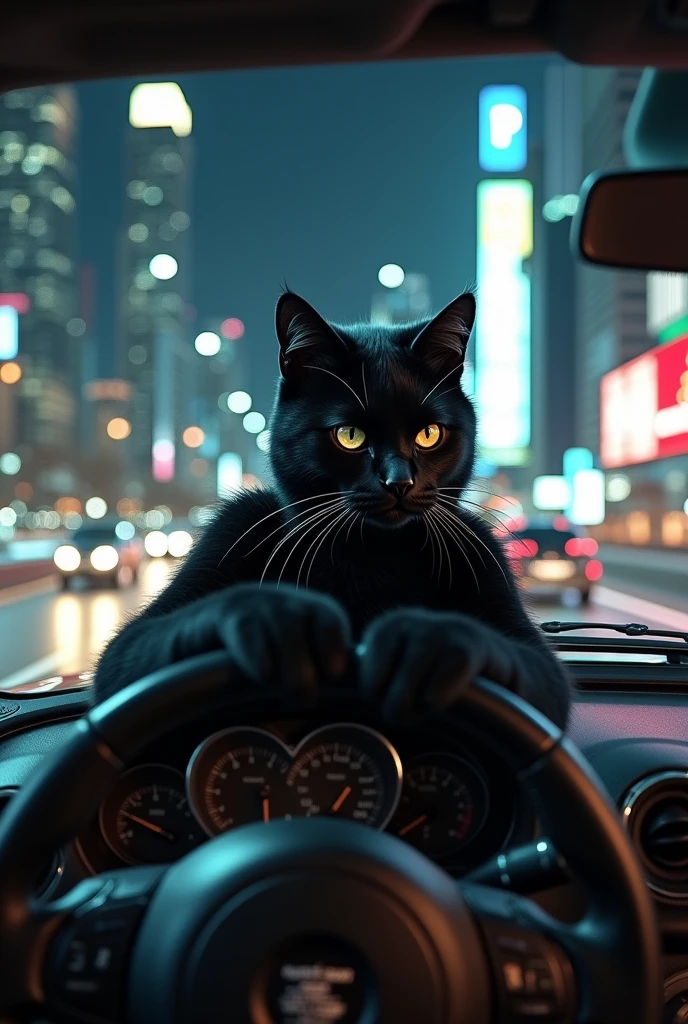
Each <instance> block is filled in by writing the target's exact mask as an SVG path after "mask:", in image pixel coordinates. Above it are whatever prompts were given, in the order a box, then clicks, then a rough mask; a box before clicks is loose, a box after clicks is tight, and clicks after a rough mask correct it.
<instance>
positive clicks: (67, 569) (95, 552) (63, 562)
mask: <svg viewBox="0 0 688 1024" xmlns="http://www.w3.org/2000/svg"><path fill="white" fill-rule="evenodd" d="M117 530H118V521H117V520H112V521H110V520H108V521H105V520H102V519H101V520H99V521H98V522H97V523H88V524H86V525H84V526H82V527H81V528H80V529H78V530H77V531H76V533H75V534H74V536H73V537H71V538H70V539H69V541H68V542H67V543H65V544H60V546H59V547H58V548H56V550H55V554H54V555H53V561H54V563H55V568H56V570H57V572H58V575H59V577H60V580H61V583H62V589H63V590H67V589H69V587H70V585H71V581H72V580H73V579H74V578H76V577H77V576H80V577H86V578H88V579H90V580H93V581H97V582H100V583H101V584H103V585H105V586H111V587H119V586H120V584H122V583H134V582H135V581H136V579H137V577H138V571H139V566H140V564H141V556H142V544H141V541H140V540H139V539H138V538H137V537H135V536H134V537H121V536H120V535H119V534H118V532H117Z"/></svg>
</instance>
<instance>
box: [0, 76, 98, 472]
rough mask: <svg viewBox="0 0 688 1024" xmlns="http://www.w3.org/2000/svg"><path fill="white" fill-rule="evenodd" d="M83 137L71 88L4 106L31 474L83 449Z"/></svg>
mask: <svg viewBox="0 0 688 1024" xmlns="http://www.w3.org/2000/svg"><path fill="white" fill-rule="evenodd" d="M75 131H76V101H75V94H74V91H73V90H72V89H70V88H68V87H65V86H50V87H45V88H43V87H41V88H31V89H20V90H16V91H14V92H10V93H6V94H5V95H4V96H3V97H2V100H1V101H0V293H1V294H2V295H3V296H5V297H6V298H5V299H4V300H2V299H0V305H2V304H3V301H4V302H9V303H10V304H11V306H12V308H16V309H17V310H18V312H19V351H18V356H17V360H18V363H19V366H20V367H21V371H22V377H21V379H20V380H18V381H17V383H16V384H14V385H11V387H12V388H13V392H12V398H11V402H12V404H13V407H14V411H13V415H12V417H11V423H6V424H5V425H4V427H3V430H4V431H5V432H7V433H9V432H10V431H11V433H12V434H13V435H14V436H13V437H12V438H10V439H9V441H10V443H11V444H13V445H14V446H15V447H16V446H17V445H19V446H20V447H21V448H22V459H23V462H24V464H25V466H26V468H27V470H28V471H29V473H30V474H31V475H35V473H36V472H37V471H39V470H40V469H41V468H45V467H49V466H51V465H54V464H55V453H56V451H58V450H59V451H60V452H61V453H63V454H64V456H65V458H68V457H69V456H70V455H71V452H72V450H73V446H74V442H75V432H76V420H77V403H78V388H79V377H80V374H79V348H80V341H79V338H80V335H81V334H82V324H81V321H80V320H78V318H77V308H78V306H77V267H76V225H75V221H76V200H75V185H76V181H75V179H76V167H75V164H74V163H73V152H72V151H73V146H74V136H75ZM3 356H4V358H7V356H8V353H3V354H1V355H0V358H3ZM2 440H3V439H2V438H0V445H2ZM48 489H49V488H48Z"/></svg>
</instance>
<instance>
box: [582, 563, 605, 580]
mask: <svg viewBox="0 0 688 1024" xmlns="http://www.w3.org/2000/svg"><path fill="white" fill-rule="evenodd" d="M603 572H604V569H603V567H602V563H601V562H598V560H597V559H596V558H591V559H590V561H589V562H588V563H587V565H586V566H585V578H586V580H590V582H591V583H597V581H598V580H601V579H602V573H603Z"/></svg>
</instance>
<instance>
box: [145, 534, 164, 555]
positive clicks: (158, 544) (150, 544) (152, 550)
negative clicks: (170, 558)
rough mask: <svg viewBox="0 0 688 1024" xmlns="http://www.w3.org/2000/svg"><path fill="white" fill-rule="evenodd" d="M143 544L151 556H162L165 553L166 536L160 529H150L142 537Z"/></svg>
mask: <svg viewBox="0 0 688 1024" xmlns="http://www.w3.org/2000/svg"><path fill="white" fill-rule="evenodd" d="M143 546H144V548H145V549H146V551H147V553H148V554H149V555H150V557H151V558H162V557H163V556H164V555H166V554H167V537H166V536H165V534H164V533H163V532H162V531H161V530H152V531H151V532H150V533H147V534H146V536H145V537H144V540H143Z"/></svg>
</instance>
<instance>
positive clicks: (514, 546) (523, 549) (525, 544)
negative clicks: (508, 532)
mask: <svg viewBox="0 0 688 1024" xmlns="http://www.w3.org/2000/svg"><path fill="white" fill-rule="evenodd" d="M505 550H506V553H507V555H508V556H509V558H534V557H535V555H537V553H538V546H537V541H534V540H528V539H525V538H524V539H522V540H510V541H508V543H507V544H506V545H505Z"/></svg>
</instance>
